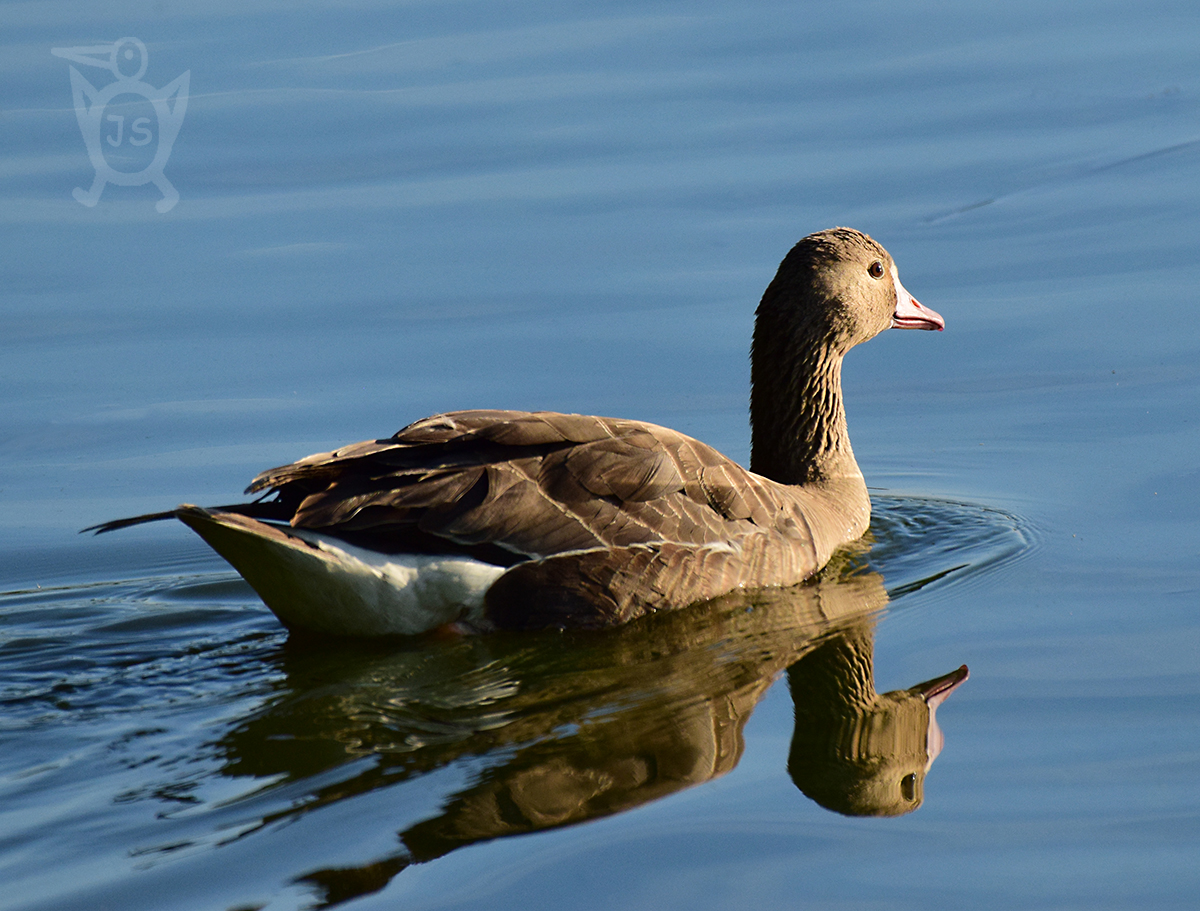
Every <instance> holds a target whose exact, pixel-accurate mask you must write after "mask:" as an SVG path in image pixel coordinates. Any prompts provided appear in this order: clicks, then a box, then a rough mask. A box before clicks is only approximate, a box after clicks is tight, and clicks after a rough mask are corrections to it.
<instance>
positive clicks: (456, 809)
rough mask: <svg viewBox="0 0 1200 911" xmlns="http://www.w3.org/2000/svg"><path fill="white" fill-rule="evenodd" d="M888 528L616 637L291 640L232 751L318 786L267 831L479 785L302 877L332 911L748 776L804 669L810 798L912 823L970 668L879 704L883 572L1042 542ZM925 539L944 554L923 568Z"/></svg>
mask: <svg viewBox="0 0 1200 911" xmlns="http://www.w3.org/2000/svg"><path fill="white" fill-rule="evenodd" d="M874 535H875V536H876V537H875V540H874V541H873V542H866V545H865V546H864V547H861V548H859V549H857V550H851V551H847V552H845V553H843V554H841V555H840V556H839V558H838V559H837V560H836V561H835V563H834V564H831V566H830V567H829V568H828V569H827V570H826V571H825V572H824V573H822V575H821V576H820V578H818V579H817V580H815V581H813V582H810V583H807V584H805V585H801V586H797V587H795V588H791V589H775V590H765V591H756V592H742V593H737V594H735V595H731V596H727V597H725V598H721V599H718V600H716V601H713V602H711V603H708V604H704V605H697V606H695V607H694V608H691V609H689V610H687V611H681V612H676V613H670V614H662V615H657V616H652V617H648V618H645V620H643V621H641V622H638V623H634V624H631V625H630V626H628V627H626V628H624V629H619V630H615V631H609V632H603V633H544V634H534V635H529V634H520V635H493V636H487V637H477V638H465V639H458V640H449V641H447V640H436V639H426V640H422V641H420V642H405V643H396V644H393V645H390V646H383V647H380V646H370V647H364V646H361V645H357V646H356V645H341V646H337V647H336V648H333V649H332V650H331V649H330V647H329V645H328V643H313V642H312V641H311V640H310V641H304V640H291V641H290V642H289V644H288V646H287V647H286V648H285V649H284V650H283V651H282V653H281V654H280V655H279V656H278V663H279V666H280V668H281V669H282V671H283V672H284V675H285V677H286V683H287V685H286V690H287V691H288V694H289V695H287V696H286V697H285V698H283V699H282V700H280V701H278V702H276V703H274V704H273V705H272V706H271V707H270V708H268V709H266V710H264V711H262V712H260V713H259V714H257V715H255V716H254V717H251V718H248V719H246V720H245V721H244V722H243V723H242V724H240V725H238V726H237V727H235V728H234V729H232V730H230V731H229V732H228V734H227V735H226V736H225V737H224V738H223V739H222V740H221V742H220V743H219V744H218V749H219V751H220V753H221V754H222V755H223V757H224V768H223V772H224V773H225V774H228V775H231V776H232V775H239V776H246V775H249V776H256V777H259V778H270V779H272V780H273V781H274V782H275V783H274V784H273V785H272V786H271V787H272V788H282V787H289V786H291V785H295V784H301V785H302V787H303V783H309V784H311V785H312V787H311V788H303V792H304V793H303V796H302V798H301V799H299V800H293V801H292V802H291V803H290V804H289V806H287V807H286V808H285V809H280V810H276V811H274V812H272V813H269V814H267V815H265V816H263V817H262V820H261V824H260V825H259V826H257V827H256V828H262V827H267V826H273V825H276V824H278V823H280V822H282V821H286V820H289V819H294V818H296V817H299V816H302V815H304V814H307V813H310V812H314V811H317V810H319V809H320V808H322V807H325V806H329V805H331V804H335V803H337V802H339V801H342V800H345V799H347V798H350V797H354V796H356V795H361V794H364V793H367V792H371V791H375V790H377V789H380V788H388V787H393V786H399V785H402V784H403V783H405V782H409V781H414V780H417V779H423V780H424V781H426V782H430V781H433V780H434V779H432V778H426V777H425V776H429V775H430V774H431V773H433V772H435V771H437V770H441V769H447V768H451V767H456V768H459V769H460V770H462V771H463V772H464V774H465V777H466V782H465V783H464V782H463V780H462V776H459V777H458V778H457V779H456V784H454V785H451V786H448V787H447V786H444V785H443V787H447V790H445V791H444V792H442V793H441V794H440V804H441V805H440V808H439V810H438V811H437V812H436V813H435V814H434V815H432V816H430V817H428V818H425V819H421V820H419V821H417V822H415V823H413V824H410V825H407V826H406V827H404V828H402V829H401V830H400V831H398V833H397V848H396V850H395V851H394V852H391V853H389V854H387V855H386V856H383V857H376V858H374V859H372V860H370V861H368V862H365V863H363V864H358V865H352V866H340V867H325V868H320V869H313V870H309V871H307V872H304V873H302V874H301V875H299V876H297V877H296V878H295V882H297V883H300V884H305V885H308V886H310V887H311V888H312V890H313V896H314V898H313V901H314V905H313V907H329V906H332V905H336V904H338V903H340V902H343V901H346V900H349V899H352V898H354V897H357V896H360V895H364V894H369V893H371V892H375V891H378V890H379V889H382V888H384V887H385V886H386V885H387V883H388V882H390V880H391V879H392V878H393V877H394V876H396V875H397V874H398V873H399V872H400V871H402V870H403V869H405V868H406V867H408V866H410V865H412V864H414V863H425V862H429V861H432V860H435V859H437V858H439V857H442V856H445V855H446V854H448V853H450V852H452V851H455V850H457V849H458V848H461V847H465V846H468V845H472V844H476V843H479V842H484V841H489V840H492V839H496V838H502V837H508V836H513V835H521V834H527V833H532V832H538V831H542V830H547V829H554V828H558V827H561V826H567V825H574V824H578V823H581V822H584V821H587V820H591V819H598V818H601V817H605V816H609V815H612V814H615V813H620V812H624V811H627V810H632V809H634V808H636V807H638V806H642V805H644V804H647V803H650V802H652V801H656V800H659V799H661V798H663V797H666V796H668V795H670V794H673V793H675V792H678V791H680V790H683V789H685V788H689V787H692V786H694V785H697V784H701V783H703V782H706V781H709V780H712V779H714V778H716V777H719V776H721V775H723V774H725V773H727V772H729V771H730V770H732V769H733V768H734V767H735V766H736V765H737V763H738V761H739V760H740V758H741V756H742V753H743V750H744V740H743V730H744V727H745V724H746V722H747V720H748V719H749V717H750V715H751V713H752V712H753V710H754V708H755V706H756V705H757V704H758V702H759V700H760V699H761V698H762V697H763V695H764V694H765V693H766V691H767V690H768V689H769V687H770V686H771V684H772V683H773V682H774V681H775V680H776V679H777V678H778V677H779V675H780V674H781V673H783V672H785V671H786V675H787V678H788V684H789V689H790V692H791V696H792V700H793V705H794V730H793V735H792V743H791V748H790V750H789V755H788V757H787V760H786V762H787V769H788V773H789V775H790V776H791V778H792V780H793V782H794V783H795V785H796V786H797V787H798V788H799V789H800V790H801V791H802V792H803V793H804V794H805V795H807V796H808V797H809V798H811V799H813V800H814V801H816V802H817V803H819V804H820V805H822V806H824V807H826V808H828V809H831V810H834V811H836V812H839V813H843V814H848V815H873V816H893V815H900V814H903V813H907V812H911V811H912V810H914V809H916V808H917V807H918V806H920V804H921V802H922V800H923V795H924V782H925V776H926V773H927V772H928V770H929V767H930V765H931V764H932V761H933V759H934V758H935V757H936V755H937V753H938V751H939V750H940V749H941V744H942V735H941V731H940V729H939V728H938V726H937V724H936V721H935V718H934V711H933V709H935V708H936V706H937V704H938V703H939V702H940V701H941V700H942V699H944V698H945V696H946V695H947V694H948V693H949V691H950V690H951V689H953V688H954V686H956V685H958V684H959V683H961V682H962V679H964V677H965V669H960V670H958V671H952V672H951V673H949V674H947V675H945V676H944V677H941V678H937V679H935V680H932V681H926V682H925V683H923V684H918V685H917V686H914V687H912V688H909V689H907V690H900V691H896V692H892V693H887V694H883V695H880V694H877V693H876V691H875V687H874V678H873V670H872V666H873V649H874V633H875V626H876V622H877V619H878V618H879V616H880V614H881V612H882V611H883V610H884V608H885V607H886V606H887V605H888V604H889V602H890V601H891V598H890V596H889V587H888V586H887V585H885V581H884V578H885V577H884V575H883V574H882V573H880V572H878V571H875V570H874V569H872V566H879V565H881V564H882V565H887V564H888V563H889V562H890V563H893V564H894V565H895V567H896V578H897V585H896V586H894V587H893V590H894V593H895V595H896V597H897V598H901V599H902V598H903V597H904V596H905V595H906V594H908V593H910V592H913V591H917V590H920V589H921V588H923V587H925V586H928V585H951V584H954V583H955V582H957V583H960V584H961V583H962V582H964V581H966V580H969V579H970V578H971V577H972V576H973V575H974V574H975V573H976V572H979V571H982V569H984V568H987V567H994V566H995V565H997V564H999V563H1003V562H1006V561H1010V560H1013V559H1015V558H1017V557H1019V556H1020V555H1021V553H1022V552H1024V551H1025V550H1027V549H1028V548H1029V546H1030V543H1029V542H1030V538H1029V536H1028V535H1027V534H1026V533H1024V532H1023V531H1022V530H1021V528H1020V523H1018V522H1017V521H1016V520H1015V519H1013V517H1011V516H1006V515H1005V514H1003V513H997V512H996V511H994V510H980V509H976V508H974V507H963V506H962V505H961V504H952V503H944V502H940V501H914V500H911V499H899V498H894V499H892V500H889V501H886V502H882V503H881V504H880V505H879V507H877V521H876V523H875V525H874ZM917 537H919V538H921V539H922V540H923V543H924V544H925V545H926V546H927V547H928V548H929V550H930V551H932V552H933V554H934V557H933V558H932V559H930V554H929V553H926V554H925V557H926V559H923V560H920V561H915V562H914V563H913V565H911V566H906V565H905V561H904V559H903V556H902V555H903V554H904V553H905V552H906V546H907V545H911V544H912V543H913V539H914V538H917ZM872 545H873V546H872ZM889 581H890V580H889ZM783 761H784V760H783V758H782V757H781V760H780V762H781V765H782V764H783ZM437 780H438V781H442V780H445V778H441V779H437ZM252 831H254V830H253V829H251V830H249V831H243V832H242V833H241V834H240V835H239V837H245V836H246V835H249V834H251V832H252Z"/></svg>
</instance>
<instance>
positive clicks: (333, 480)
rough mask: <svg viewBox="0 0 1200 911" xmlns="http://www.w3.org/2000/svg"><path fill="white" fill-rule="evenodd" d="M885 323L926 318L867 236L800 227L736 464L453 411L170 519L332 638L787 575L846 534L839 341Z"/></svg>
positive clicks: (539, 622) (577, 615) (688, 592)
mask: <svg viewBox="0 0 1200 911" xmlns="http://www.w3.org/2000/svg"><path fill="white" fill-rule="evenodd" d="M889 326H895V327H897V328H925V329H941V328H942V327H943V323H942V320H941V317H939V316H938V315H937V314H936V313H934V312H933V311H931V310H928V309H927V308H924V307H922V306H921V305H920V304H919V303H917V302H916V301H915V300H914V299H913V298H912V296H911V295H909V294H908V292H907V291H905V290H904V287H903V286H902V285H901V284H900V281H899V277H898V275H897V273H896V269H895V265H894V264H893V262H892V260H891V257H890V256H889V255H888V254H887V252H886V251H885V250H884V249H883V247H881V246H880V245H879V244H878V243H876V242H875V241H874V240H872V239H871V238H869V237H867V236H866V235H865V234H861V233H859V232H857V231H853V230H851V229H848V228H835V229H832V230H829V231H822V232H819V233H817V234H813V235H809V236H808V237H806V238H804V239H803V240H801V241H800V242H799V243H798V244H796V246H795V247H794V248H793V249H792V251H791V252H790V253H789V254H788V256H787V257H786V258H785V259H784V261H783V263H782V264H781V266H780V268H779V272H778V274H777V275H776V277H775V280H774V281H773V282H772V283H771V285H770V286H769V287H768V288H767V291H766V293H765V294H764V296H763V300H762V302H761V303H760V305H759V308H758V312H757V316H756V321H755V333H754V345H753V349H752V353H751V359H752V392H751V423H752V427H753V439H752V457H751V470H747V469H745V468H743V467H742V466H740V465H738V464H737V463H735V462H733V461H732V460H730V459H728V458H726V457H725V456H723V455H721V454H720V453H719V452H717V451H716V450H715V449H713V448H711V447H709V446H707V445H705V444H704V443H701V442H699V441H697V440H694V439H692V438H691V437H688V436H685V435H684V434H681V433H678V432H676V431H673V430H669V429H667V428H664V427H659V426H656V425H653V424H648V423H643V422H640V421H631V420H622V419H615V418H602V417H591V416H585V415H575V414H557V413H551V412H537V413H529V412H516V411H461V412H454V413H449V414H441V415H436V416H433V417H429V418H426V419H424V420H421V421H417V422H416V423H413V424H410V425H409V426H407V427H405V428H404V429H403V430H401V431H399V432H398V433H396V434H395V435H394V436H392V437H390V438H388V439H382V440H374V441H367V442H363V443H357V444H354V445H352V446H347V447H345V448H342V449H339V450H336V451H334V452H328V453H319V454H317V455H312V456H309V457H307V458H304V459H301V460H300V461H298V462H295V463H293V464H291V465H285V466H282V467H279V468H273V469H270V470H268V471H265V472H263V473H262V474H260V475H259V476H258V477H257V478H255V479H254V481H253V482H252V483H251V484H250V486H249V487H248V488H247V493H260V494H263V495H264V497H267V498H266V499H260V500H258V501H256V502H254V503H249V504H239V505H234V506H229V507H221V508H217V509H202V508H200V507H196V506H190V505H185V506H181V507H179V508H178V509H176V510H173V511H171V512H168V513H157V514H154V515H151V516H140V517H136V518H135V519H127V520H118V521H116V522H111V523H108V524H106V525H103V526H99V527H98V529H99V530H100V531H108V530H112V529H114V528H119V527H122V526H124V525H128V524H133V523H135V522H138V521H147V520H151V519H158V518H166V517H169V516H175V517H177V518H179V519H180V520H182V521H183V522H184V523H186V524H187V525H188V526H189V527H191V528H192V529H193V530H194V531H196V532H197V533H198V534H199V535H200V536H201V537H202V538H204V539H205V541H207V542H208V543H209V544H210V545H211V546H212V547H213V548H214V549H215V550H216V551H217V552H218V553H219V554H221V556H222V557H224V558H225V559H226V560H228V561H229V563H231V564H232V565H233V566H234V568H235V569H237V570H238V572H239V573H241V574H242V576H243V577H245V579H246V580H247V581H248V582H249V583H250V585H251V586H253V587H254V589H255V590H256V591H257V592H258V594H259V595H260V596H261V597H262V599H263V601H264V602H265V603H266V604H267V606H268V607H270V608H271V610H272V611H274V612H275V614H276V615H277V616H278V617H279V619H280V620H281V621H282V622H283V623H284V624H285V625H286V626H288V627H289V628H293V629H306V630H310V631H316V632H321V633H332V634H338V635H359V636H371V635H389V634H415V633H420V632H424V631H426V630H429V629H433V628H436V627H439V626H442V625H444V624H447V623H459V624H463V625H466V626H468V627H471V628H474V629H479V630H483V629H490V628H543V627H605V626H612V625H616V624H620V623H624V622H627V621H629V620H632V619H634V618H636V617H638V616H641V615H643V614H646V613H649V612H652V611H657V610H663V609H670V608H676V607H683V606H686V605H688V604H692V603H695V602H697V601H701V600H706V599H709V598H713V597H717V596H719V595H722V594H725V593H727V592H730V591H733V590H734V589H737V588H742V587H767V586H781V585H791V584H794V583H797V582H800V581H802V580H804V579H806V578H808V577H809V576H811V575H813V574H814V573H815V572H817V571H818V570H819V569H820V568H821V567H822V566H824V565H825V563H826V562H827V561H828V559H829V558H830V556H831V555H832V554H833V552H834V551H835V550H836V549H837V548H838V547H839V546H841V545H842V544H845V543H847V542H849V541H853V540H855V539H856V538H858V537H859V536H861V535H862V533H863V532H864V531H865V530H866V528H867V524H868V522H869V520H870V500H869V498H868V496H867V489H866V484H865V482H864V480H863V477H862V473H861V472H860V471H859V469H858V465H857V463H856V462H855V460H854V455H853V452H852V451H851V449H850V443H849V437H848V435H847V432H846V425H845V413H844V411H843V408H842V402H841V380H840V377H841V361H842V357H843V356H844V354H845V353H846V351H848V350H849V348H850V347H852V346H853V345H854V344H857V343H858V342H861V341H865V340H866V339H868V338H871V337H872V336H874V335H876V334H877V333H878V332H880V331H882V330H883V329H885V328H888V327H889Z"/></svg>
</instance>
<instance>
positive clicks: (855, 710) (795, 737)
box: [787, 623, 967, 816]
mask: <svg viewBox="0 0 1200 911" xmlns="http://www.w3.org/2000/svg"><path fill="white" fill-rule="evenodd" d="M870 633H871V630H870V625H869V624H866V623H863V624H861V625H859V626H858V627H856V628H852V629H849V630H846V631H843V632H841V633H839V634H838V635H836V636H834V637H831V638H830V639H829V640H827V641H825V642H823V643H821V644H820V645H818V646H817V647H816V648H814V649H813V650H812V651H811V652H809V653H808V654H807V655H805V656H804V657H803V658H801V659H800V660H799V661H797V662H796V663H795V664H793V665H792V666H791V667H789V668H788V671H787V677H788V686H789V688H790V690H791V693H792V703H793V705H794V717H795V726H794V728H793V730H792V745H791V749H790V750H789V752H788V774H789V775H790V776H791V777H792V781H794V782H795V783H796V787H798V788H799V789H800V790H801V791H802V792H804V794H805V795H806V796H807V797H810V798H811V799H812V800H814V801H816V802H817V803H819V804H820V805H821V806H823V807H825V808H826V809H829V810H833V811H835V812H838V813H843V814H845V815H847V816H900V815H902V814H904V813H910V812H912V811H913V810H915V809H916V808H917V807H919V806H920V805H921V801H922V800H923V799H924V787H925V774H926V773H927V772H928V771H929V767H930V766H931V765H933V760H934V759H936V758H937V755H938V753H940V752H941V749H942V743H943V738H942V732H941V728H939V727H938V724H937V717H936V711H937V706H938V705H939V704H940V703H941V702H942V700H944V699H945V698H946V697H947V696H948V695H949V694H950V693H951V692H952V691H953V690H954V689H955V688H956V687H958V686H959V685H960V684H961V683H962V682H963V681H964V680H966V679H967V668H966V665H963V666H962V667H960V668H958V670H955V671H952V672H951V673H949V674H945V675H943V676H941V677H936V678H934V679H933V680H927V681H925V682H924V683H919V684H917V685H916V686H914V687H910V688H909V689H906V690H897V691H895V692H891V693H884V694H882V695H879V694H877V693H876V692H875V683H874V675H873V672H872V667H873V662H872V661H871V653H870V649H871V645H872V642H871V635H870Z"/></svg>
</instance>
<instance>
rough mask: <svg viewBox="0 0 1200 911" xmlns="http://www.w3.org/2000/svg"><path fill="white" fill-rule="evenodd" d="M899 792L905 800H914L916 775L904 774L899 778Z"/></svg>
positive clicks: (915, 795)
mask: <svg viewBox="0 0 1200 911" xmlns="http://www.w3.org/2000/svg"><path fill="white" fill-rule="evenodd" d="M900 793H901V794H903V795H904V799H905V800H915V799H916V797H917V776H916V775H911V774H910V775H905V776H904V777H903V778H901V779H900Z"/></svg>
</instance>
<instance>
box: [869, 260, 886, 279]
mask: <svg viewBox="0 0 1200 911" xmlns="http://www.w3.org/2000/svg"><path fill="white" fill-rule="evenodd" d="M867 274H868V275H869V276H871V278H883V263H881V262H880V261H879V260H875V262H873V263H871V265H869V266H867Z"/></svg>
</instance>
